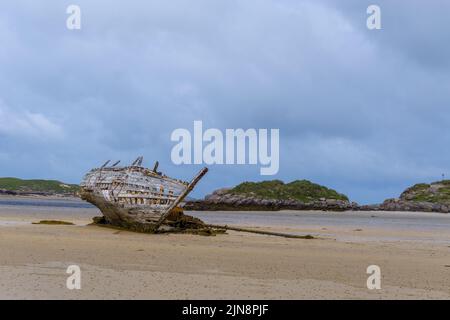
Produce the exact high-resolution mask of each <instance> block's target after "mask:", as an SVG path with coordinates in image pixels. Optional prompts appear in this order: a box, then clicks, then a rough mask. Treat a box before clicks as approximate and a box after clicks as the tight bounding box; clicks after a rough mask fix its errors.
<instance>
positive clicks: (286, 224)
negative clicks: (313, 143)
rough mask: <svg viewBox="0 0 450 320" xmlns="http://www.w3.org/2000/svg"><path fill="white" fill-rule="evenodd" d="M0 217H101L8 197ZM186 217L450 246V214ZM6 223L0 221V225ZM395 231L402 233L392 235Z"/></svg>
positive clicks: (81, 206)
mask: <svg viewBox="0 0 450 320" xmlns="http://www.w3.org/2000/svg"><path fill="white" fill-rule="evenodd" d="M2 209H3V210H2ZM4 213H5V214H4ZM0 214H1V215H2V216H3V217H4V218H5V216H6V217H8V223H7V224H8V225H11V223H13V222H12V220H13V219H12V217H17V218H19V217H20V215H21V214H23V215H32V216H34V217H36V218H42V219H45V218H50V217H53V218H54V217H55V216H56V217H57V216H58V215H64V218H65V219H70V218H73V219H75V218H80V217H84V218H83V219H85V218H86V219H90V218H91V217H93V216H98V215H100V214H101V213H100V212H99V210H98V209H97V208H95V207H94V206H92V205H91V204H89V203H86V202H84V201H81V200H71V199H69V200H66V199H61V200H60V199H57V200H50V199H44V200H41V199H23V198H18V199H10V198H8V199H0ZM187 214H189V215H193V216H196V217H198V218H200V219H202V220H203V221H205V222H206V223H209V224H219V225H238V226H252V227H271V228H274V227H275V228H277V227H279V228H289V229H290V230H292V233H298V232H297V231H296V230H295V229H303V230H305V229H311V230H316V231H315V232H313V234H315V235H328V236H334V234H333V231H331V230H341V231H342V230H343V231H345V232H347V234H346V235H345V236H343V235H342V234H339V235H337V234H336V237H337V238H339V239H343V240H354V239H355V238H359V239H360V240H362V239H369V240H388V241H394V240H415V239H419V238H420V240H425V241H432V242H436V243H437V242H439V243H442V242H445V243H449V244H450V214H441V213H423V212H375V211H371V212H368V211H349V212H323V211H277V212H273V211H269V212H267V211H190V212H187ZM5 224H6V223H2V224H0V226H2V225H3V226H5ZM325 230H330V231H325ZM377 230H382V231H383V232H384V233H386V234H385V235H384V236H378V235H368V234H362V233H358V232H356V233H352V232H354V231H368V232H370V231H377ZM396 231H399V232H402V233H403V234H404V235H403V236H397V235H396ZM348 232H350V234H348ZM377 234H378V233H377ZM387 234H389V235H387ZM405 234H407V235H408V236H405Z"/></svg>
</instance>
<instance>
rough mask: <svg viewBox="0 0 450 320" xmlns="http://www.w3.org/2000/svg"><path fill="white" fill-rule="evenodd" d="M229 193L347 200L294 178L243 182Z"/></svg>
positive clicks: (344, 197) (279, 197)
mask: <svg viewBox="0 0 450 320" xmlns="http://www.w3.org/2000/svg"><path fill="white" fill-rule="evenodd" d="M229 193H231V194H236V195H244V196H253V197H258V198H262V199H274V200H298V201H303V202H310V201H314V200H320V199H335V200H344V201H348V197H347V196H346V195H344V194H341V193H338V192H337V191H335V190H333V189H329V188H327V187H325V186H321V185H319V184H316V183H312V182H310V181H308V180H295V181H292V182H290V183H284V182H283V181H281V180H269V181H262V182H244V183H241V184H239V185H237V186H236V187H234V188H232V189H231V190H229Z"/></svg>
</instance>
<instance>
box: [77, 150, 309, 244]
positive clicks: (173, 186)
mask: <svg viewBox="0 0 450 320" xmlns="http://www.w3.org/2000/svg"><path fill="white" fill-rule="evenodd" d="M119 162H120V161H117V162H115V163H114V164H112V165H110V166H108V165H109V163H110V160H108V161H107V162H105V163H104V164H103V165H102V166H101V167H99V168H94V169H92V170H90V171H89V172H88V173H87V174H86V175H85V176H84V178H83V181H82V182H81V184H80V187H81V191H80V197H81V199H83V200H85V201H87V202H90V203H91V204H93V205H94V206H96V207H97V208H99V209H100V211H101V212H102V214H103V217H96V218H94V224H97V225H109V226H114V227H118V228H123V229H127V230H131V231H137V232H146V233H159V232H185V233H195V234H201V235H215V234H217V233H224V232H225V231H226V230H234V231H241V232H251V233H258V234H265V235H272V236H282V237H287V238H301V239H313V238H314V237H312V236H310V235H306V236H301V235H292V234H285V233H278V232H269V231H263V230H254V229H244V228H238V227H232V226H226V225H225V226H223V225H212V224H205V223H204V222H203V221H202V220H200V219H198V218H195V217H192V216H189V215H185V214H184V213H183V209H182V202H183V200H184V199H185V198H186V196H187V195H188V194H189V193H190V192H191V191H192V190H193V189H194V187H195V185H196V184H197V183H198V182H199V181H200V179H202V177H203V176H204V175H205V174H206V173H207V172H208V168H203V169H201V170H200V171H199V172H198V173H197V175H196V176H195V177H194V178H193V179H192V180H191V181H190V182H186V181H181V180H178V179H174V178H171V177H168V176H166V175H164V174H162V173H161V172H158V161H157V162H156V163H155V166H154V167H153V169H152V170H150V169H148V168H145V167H143V166H142V162H143V157H139V158H137V159H136V160H135V161H134V162H133V163H132V164H131V165H129V166H124V167H121V166H118V164H119Z"/></svg>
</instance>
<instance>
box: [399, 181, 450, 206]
mask: <svg viewBox="0 0 450 320" xmlns="http://www.w3.org/2000/svg"><path fill="white" fill-rule="evenodd" d="M400 199H402V200H406V201H415V202H430V203H441V204H450V180H442V181H436V182H433V183H430V184H428V183H419V184H416V185H414V186H412V187H410V188H408V189H406V190H405V191H404V192H403V193H402V194H401V196H400Z"/></svg>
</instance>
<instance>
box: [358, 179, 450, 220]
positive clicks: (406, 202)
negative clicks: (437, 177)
mask: <svg viewBox="0 0 450 320" xmlns="http://www.w3.org/2000/svg"><path fill="white" fill-rule="evenodd" d="M360 210H375V211H420V212H442V213H449V212H450V180H442V181H436V182H433V183H430V184H428V183H419V184H416V185H414V186H412V187H409V188H408V189H406V190H405V191H404V192H403V193H402V194H401V195H400V198H394V199H387V200H385V201H384V202H383V203H381V204H375V205H367V206H360Z"/></svg>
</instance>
